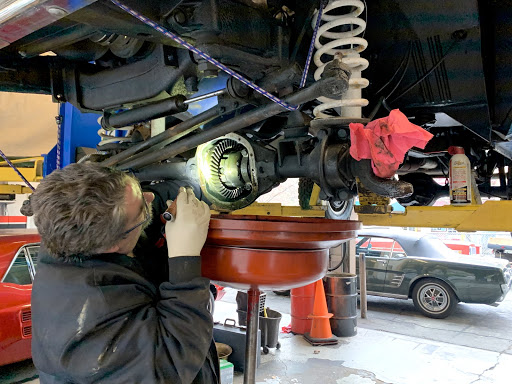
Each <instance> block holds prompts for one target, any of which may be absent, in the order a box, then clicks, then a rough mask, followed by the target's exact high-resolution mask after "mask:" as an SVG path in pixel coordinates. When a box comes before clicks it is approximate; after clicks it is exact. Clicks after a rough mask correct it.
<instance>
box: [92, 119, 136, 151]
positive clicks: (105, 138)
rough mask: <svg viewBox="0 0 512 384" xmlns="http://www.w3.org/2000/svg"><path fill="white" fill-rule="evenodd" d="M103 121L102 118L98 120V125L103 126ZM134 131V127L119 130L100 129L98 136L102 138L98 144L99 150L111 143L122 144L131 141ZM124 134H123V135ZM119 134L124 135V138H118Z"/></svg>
mask: <svg viewBox="0 0 512 384" xmlns="http://www.w3.org/2000/svg"><path fill="white" fill-rule="evenodd" d="M101 119H102V117H99V118H98V124H99V125H100V126H101ZM125 131H126V133H125ZM132 131H133V126H128V127H123V128H117V129H111V130H107V129H105V128H100V129H98V135H99V137H100V142H99V143H98V148H99V147H101V146H102V145H105V144H110V143H122V142H124V141H130V140H131V139H132V138H131V134H132ZM121 132H123V133H121ZM116 134H117V135H119V134H122V135H123V136H116Z"/></svg>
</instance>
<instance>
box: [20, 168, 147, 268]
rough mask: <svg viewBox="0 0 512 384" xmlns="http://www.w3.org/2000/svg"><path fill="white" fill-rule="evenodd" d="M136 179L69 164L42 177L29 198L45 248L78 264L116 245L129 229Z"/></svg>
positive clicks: (109, 169)
mask: <svg viewBox="0 0 512 384" xmlns="http://www.w3.org/2000/svg"><path fill="white" fill-rule="evenodd" d="M130 183H134V184H133V185H138V181H137V180H136V179H135V178H133V177H132V176H130V175H128V174H126V173H124V172H121V171H118V170H114V169H111V168H106V167H102V166H100V165H99V164H97V163H81V164H70V165H68V166H67V167H65V168H63V169H59V170H56V171H54V172H52V173H51V174H50V175H49V176H47V177H46V178H44V179H43V180H42V181H41V183H40V184H39V186H38V187H37V189H36V191H35V192H34V194H33V195H32V196H31V199H30V201H31V206H32V209H33V211H34V221H35V224H36V226H37V229H38V231H39V234H40V235H41V239H42V243H43V245H44V246H45V247H46V249H47V250H48V252H49V253H50V254H51V255H52V256H53V257H56V258H63V259H68V258H72V257H77V258H78V259H81V258H84V257H87V256H90V255H94V254H97V253H101V252H102V251H103V250H106V249H109V248H111V247H113V246H114V245H116V244H117V243H118V242H119V241H120V239H121V237H122V235H123V232H124V231H125V230H126V226H127V223H128V219H127V217H126V211H125V195H126V186H127V185H129V184H130Z"/></svg>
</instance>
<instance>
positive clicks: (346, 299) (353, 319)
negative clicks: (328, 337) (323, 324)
mask: <svg viewBox="0 0 512 384" xmlns="http://www.w3.org/2000/svg"><path fill="white" fill-rule="evenodd" d="M323 280H324V287H325V299H326V301H327V309H328V310H329V313H332V314H333V317H331V319H330V324H331V331H332V333H333V334H334V335H336V336H340V337H346V336H354V335H356V334H357V284H356V275H353V274H351V273H337V274H329V275H326V276H325V277H324V279H323Z"/></svg>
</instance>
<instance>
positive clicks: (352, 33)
mask: <svg viewBox="0 0 512 384" xmlns="http://www.w3.org/2000/svg"><path fill="white" fill-rule="evenodd" d="M343 7H345V8H347V7H351V8H352V11H350V12H349V13H345V14H342V15H339V14H336V13H339V12H340V11H341V8H343ZM364 8H365V5H364V3H363V2H362V1H359V0H335V1H330V2H329V4H328V5H327V7H326V8H325V10H324V13H323V14H322V19H321V20H322V22H325V23H324V24H322V25H321V26H320V28H319V29H318V34H317V37H316V40H315V48H316V49H317V51H316V52H315V55H314V57H313V60H314V62H315V65H316V66H317V70H316V71H315V74H314V77H315V81H318V80H320V76H321V75H322V72H323V71H324V67H325V65H326V64H327V63H328V62H329V61H330V60H331V59H332V57H334V56H335V55H336V54H339V53H341V54H342V62H343V63H345V64H346V65H348V66H349V67H350V68H351V70H352V76H351V78H350V81H349V89H348V91H347V93H346V94H345V95H344V98H343V99H342V100H335V99H330V98H327V97H320V98H318V101H320V102H321V103H322V104H320V105H319V106H317V107H316V108H315V109H314V110H313V114H314V115H315V117H317V118H329V117H332V116H331V115H328V114H325V113H323V111H325V110H327V109H331V108H339V107H341V116H342V117H356V118H357V117H361V108H362V107H365V106H367V105H368V100H366V99H363V98H361V89H363V88H366V87H367V86H368V84H369V81H368V80H367V79H365V78H361V72H362V71H364V70H365V69H366V68H368V60H366V59H364V58H362V57H360V55H359V54H360V53H361V52H363V51H364V50H365V49H366V47H367V46H368V42H367V41H366V40H365V39H364V38H363V37H357V35H360V34H362V33H363V32H364V31H365V29H366V22H365V21H364V20H363V19H361V18H359V17H358V16H359V15H361V13H363V11H364ZM329 13H331V14H329ZM314 23H316V17H315V18H313V27H314V25H315V24H314ZM347 28H350V30H348V31H343V32H334V31H333V30H334V29H336V31H337V30H340V29H342V30H345V29H347ZM321 38H323V39H322V41H325V39H331V41H329V42H327V43H326V44H323V43H321V42H320V39H321ZM322 56H324V57H325V56H331V57H330V58H329V60H327V61H325V62H323V61H322Z"/></svg>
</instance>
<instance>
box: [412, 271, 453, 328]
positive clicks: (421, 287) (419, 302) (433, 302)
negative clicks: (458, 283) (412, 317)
mask: <svg viewBox="0 0 512 384" xmlns="http://www.w3.org/2000/svg"><path fill="white" fill-rule="evenodd" d="M412 300H413V302H414V306H415V307H416V309H417V310H418V311H420V312H421V313H422V314H423V315H425V316H427V317H431V318H433V319H444V318H445V317H447V316H449V315H450V314H451V313H452V312H453V310H454V309H455V306H456V305H457V302H458V299H457V296H455V293H454V292H453V290H452V289H451V288H450V287H449V286H448V285H447V284H446V283H444V282H442V281H440V280H436V279H424V280H421V281H419V282H418V283H417V284H416V285H415V286H414V289H413V291H412Z"/></svg>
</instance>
